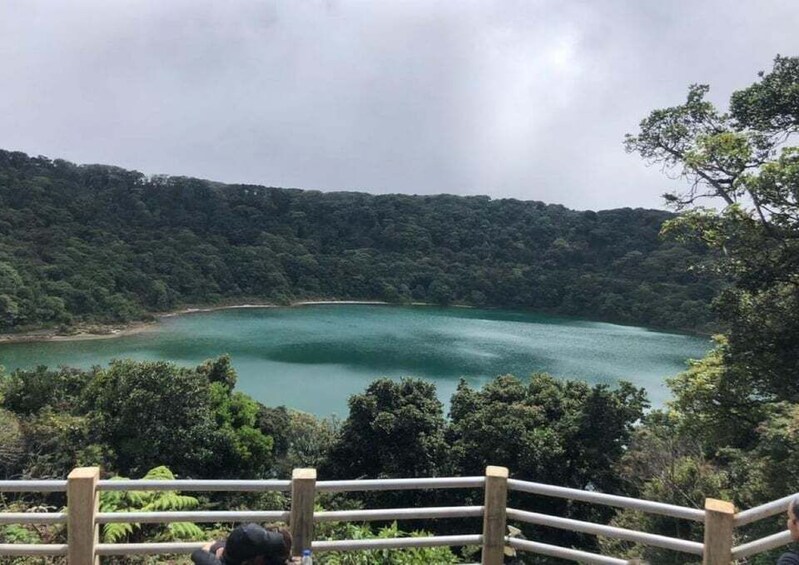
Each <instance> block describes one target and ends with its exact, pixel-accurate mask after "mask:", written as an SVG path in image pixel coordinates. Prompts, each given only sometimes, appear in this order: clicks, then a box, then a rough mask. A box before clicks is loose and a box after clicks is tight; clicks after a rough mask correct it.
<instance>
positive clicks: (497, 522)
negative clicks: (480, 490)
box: [482, 466, 508, 565]
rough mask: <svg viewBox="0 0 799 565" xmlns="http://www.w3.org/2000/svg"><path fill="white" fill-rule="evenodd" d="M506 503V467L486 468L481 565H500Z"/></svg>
mask: <svg viewBox="0 0 799 565" xmlns="http://www.w3.org/2000/svg"><path fill="white" fill-rule="evenodd" d="M507 503H508V469H507V467H494V466H488V467H486V486H485V510H484V512H483V559H482V564H483V565H502V561H503V559H504V555H503V552H504V550H505V527H506V526H505V523H506V519H505V516H506V510H507Z"/></svg>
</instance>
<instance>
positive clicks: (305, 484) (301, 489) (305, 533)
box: [289, 469, 316, 555]
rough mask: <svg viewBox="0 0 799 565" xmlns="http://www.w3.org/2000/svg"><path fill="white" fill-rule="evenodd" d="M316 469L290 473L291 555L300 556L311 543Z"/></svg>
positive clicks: (296, 470)
mask: <svg viewBox="0 0 799 565" xmlns="http://www.w3.org/2000/svg"><path fill="white" fill-rule="evenodd" d="M315 491H316V469H294V471H293V472H292V473H291V518H290V521H289V526H290V527H291V554H292V555H302V552H303V550H306V549H311V542H312V541H313V508H314V498H315V494H316V492H315Z"/></svg>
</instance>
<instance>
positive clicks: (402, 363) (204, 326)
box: [0, 304, 712, 416]
mask: <svg viewBox="0 0 799 565" xmlns="http://www.w3.org/2000/svg"><path fill="white" fill-rule="evenodd" d="M711 346H712V342H711V340H710V339H709V338H707V337H696V336H690V335H681V334H674V333H665V332H660V331H652V330H648V329H645V328H639V327H631V326H620V325H615V324H608V323H602V322H592V321H583V320H575V319H566V318H558V317H551V316H544V315H540V314H534V313H527V312H514V311H507V310H481V309H471V308H435V307H426V306H382V305H352V304H346V305H344V304H324V305H306V306H295V307H286V308H271V307H270V308H234V309H226V310H216V311H212V312H197V313H192V314H185V315H179V316H171V317H165V318H162V319H161V320H160V322H159V323H157V324H155V325H153V326H152V328H148V329H147V330H146V331H144V332H141V333H137V334H133V335H125V336H122V337H117V338H114V339H100V340H89V339H87V340H76V341H39V342H27V343H3V344H0V365H2V366H4V367H5V369H6V371H13V370H15V369H17V368H26V369H28V368H33V367H35V366H37V365H48V366H51V367H55V366H58V365H66V366H71V367H80V368H89V367H91V366H93V365H107V364H108V363H109V362H110V361H111V360H112V359H115V358H118V359H121V358H132V359H136V360H159V361H172V362H175V363H178V364H181V365H187V366H190V365H197V364H200V363H201V362H202V361H204V360H205V359H208V358H212V357H216V356H218V355H222V354H225V353H227V354H229V355H230V356H231V358H232V361H233V366H234V367H235V369H236V371H237V373H238V383H237V385H236V388H237V390H240V391H242V392H245V393H247V394H249V395H251V396H252V397H254V398H255V399H257V400H259V401H260V402H262V403H264V404H266V405H269V406H277V405H285V406H288V407H290V408H295V409H298V410H303V411H307V412H311V413H313V414H316V415H320V416H328V415H331V414H338V415H339V416H346V414H347V398H348V397H349V396H350V395H352V394H355V393H359V392H362V391H363V390H364V389H365V388H366V386H367V385H368V384H369V383H370V382H371V381H373V380H374V379H376V378H378V377H391V378H395V379H396V378H400V377H419V378H424V379H428V380H430V381H433V382H434V383H435V384H436V387H437V390H438V395H439V398H440V399H441V400H442V402H444V405H445V407H446V406H448V404H449V398H450V396H451V395H452V393H453V392H454V391H455V388H456V386H457V384H458V381H459V379H460V378H464V379H466V381H468V382H469V383H470V384H472V385H476V386H479V385H482V384H483V383H485V382H486V381H488V380H489V379H491V378H493V377H496V376H497V375H504V374H513V375H516V376H518V377H527V376H529V375H530V374H532V373H536V372H547V373H550V374H551V375H553V376H556V377H560V378H576V379H582V380H586V381H588V382H589V383H607V384H610V385H614V384H615V383H617V382H618V381H619V380H627V381H630V382H632V383H634V384H635V385H637V386H640V387H644V388H645V389H646V390H647V391H648V394H649V398H650V400H651V401H652V404H653V405H654V406H659V405H662V404H663V403H664V402H665V401H666V400H667V399H668V397H669V392H668V388H667V387H666V384H665V379H666V378H667V377H671V376H674V375H676V374H677V373H679V372H680V371H682V370H683V369H685V367H686V366H687V365H686V363H687V359H692V358H694V359H695V358H700V357H702V356H703V355H704V354H705V353H706V352H707V351H708V350H709V349H710V348H711Z"/></svg>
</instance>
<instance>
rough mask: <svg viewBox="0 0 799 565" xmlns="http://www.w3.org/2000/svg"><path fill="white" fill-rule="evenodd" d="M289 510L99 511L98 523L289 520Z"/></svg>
mask: <svg viewBox="0 0 799 565" xmlns="http://www.w3.org/2000/svg"><path fill="white" fill-rule="evenodd" d="M289 514H290V513H289V512H284V511H282V510H259V511H255V510H245V511H235V512H234V511H221V512H204V511H187V512H99V513H98V514H97V523H98V524H118V523H128V524H129V523H132V522H137V523H142V524H171V523H174V522H199V523H214V522H273V521H282V522H287V521H288V519H289Z"/></svg>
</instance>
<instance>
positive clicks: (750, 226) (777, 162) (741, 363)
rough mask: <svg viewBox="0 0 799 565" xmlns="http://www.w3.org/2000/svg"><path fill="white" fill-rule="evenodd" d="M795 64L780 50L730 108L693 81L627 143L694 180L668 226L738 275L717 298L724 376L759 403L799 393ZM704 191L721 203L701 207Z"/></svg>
mask: <svg viewBox="0 0 799 565" xmlns="http://www.w3.org/2000/svg"><path fill="white" fill-rule="evenodd" d="M797 68H799V58H795V57H794V58H786V57H777V59H775V62H774V67H773V69H772V71H771V72H770V73H768V74H767V73H761V79H760V81H759V82H757V83H755V84H753V85H752V86H751V87H749V88H746V89H744V90H741V91H738V92H736V93H733V95H732V98H731V103H730V111H729V112H727V113H723V112H720V111H719V110H717V109H716V108H715V107H714V106H713V105H712V104H711V103H710V102H708V101H706V100H705V95H706V94H707V92H708V87H707V86H696V85H695V86H693V87H691V88H690V90H689V93H688V99H687V101H686V103H685V104H683V105H680V106H675V107H672V108H667V109H664V110H656V111H654V112H652V113H651V114H650V116H649V117H648V118H647V119H645V120H644V121H643V122H641V130H640V133H639V134H638V135H636V136H628V137H627V141H626V145H627V149H628V150H629V151H635V152H638V153H639V154H641V155H642V156H643V157H644V158H645V159H647V160H649V161H651V162H654V163H660V164H662V165H664V166H665V167H666V168H672V169H676V170H678V171H679V173H680V174H681V175H682V176H684V177H686V178H687V179H688V180H690V181H691V187H690V188H689V189H688V190H686V191H684V192H682V193H677V194H673V195H671V196H670V198H669V199H670V200H671V202H672V203H674V204H675V206H677V207H678V208H679V209H683V210H687V211H688V213H686V214H684V215H683V216H682V217H681V218H679V219H677V220H675V221H673V222H671V223H670V224H667V225H666V227H665V231H666V232H667V233H675V234H677V235H678V236H679V237H680V238H681V240H682V241H694V242H697V243H702V244H704V245H706V246H709V247H710V248H712V249H715V250H718V251H719V252H720V253H719V254H716V255H710V256H713V257H716V259H715V261H714V264H713V268H714V269H715V270H716V272H718V273H720V274H721V275H723V276H724V277H726V278H727V279H728V280H729V282H730V283H731V285H730V286H729V287H728V288H727V289H726V290H725V291H724V292H723V293H722V294H721V295H720V297H719V298H718V300H717V311H718V312H719V315H720V318H721V320H722V321H723V322H725V323H726V325H727V326H728V327H729V330H728V332H727V340H728V341H727V346H726V347H725V348H724V350H723V353H724V365H725V367H728V368H729V369H730V371H729V372H728V374H727V375H726V378H727V380H730V379H736V380H738V381H739V382H738V383H737V384H736V385H735V388H736V389H738V390H743V389H748V390H749V399H750V400H752V401H758V402H771V401H778V400H788V401H792V402H796V401H799V384H797V380H796V379H795V378H794V375H795V374H796V373H797V370H799V345H797V344H799V321H797V317H796V316H795V315H794V314H795V312H796V311H797V310H798V309H799V285H798V284H797V281H799V278H797V277H799V273H797V265H799V150H797V148H796V147H794V146H793V145H792V143H791V141H792V139H793V138H794V136H795V135H796V134H797V133H798V132H799V117H797V104H796V97H797V94H796V93H797V92H799V80H797V76H799V75H798V74H797ZM703 197H705V198H714V199H717V200H719V201H720V203H721V204H722V205H723V208H722V209H721V210H720V211H719V210H715V209H712V208H710V209H708V208H699V207H698V206H697V201H698V199H700V198H703Z"/></svg>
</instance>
